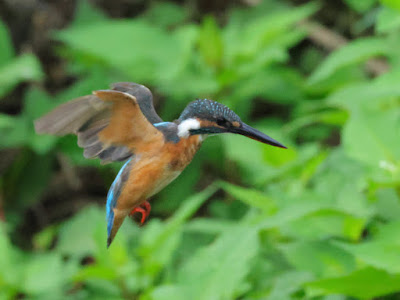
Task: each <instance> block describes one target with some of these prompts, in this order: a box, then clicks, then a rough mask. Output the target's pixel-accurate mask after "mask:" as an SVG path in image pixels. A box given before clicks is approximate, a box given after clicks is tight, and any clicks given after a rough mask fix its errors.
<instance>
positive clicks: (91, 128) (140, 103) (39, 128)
mask: <svg viewBox="0 0 400 300" xmlns="http://www.w3.org/2000/svg"><path fill="white" fill-rule="evenodd" d="M112 88H113V90H102V91H97V92H94V95H88V96H83V97H80V98H77V99H75V100H72V101H69V102H67V103H64V104H62V105H60V106H58V107H56V108H55V109H54V110H53V111H51V112H50V113H48V114H47V115H45V116H44V117H42V118H40V119H38V120H36V121H35V129H36V132H38V133H47V134H53V135H65V134H70V133H72V134H76V135H77V136H78V145H79V146H80V147H82V148H84V153H83V155H84V157H86V158H95V157H98V158H100V159H101V162H102V164H106V163H109V162H113V161H124V160H126V159H128V158H129V157H131V156H132V155H133V154H134V153H135V152H136V150H139V151H140V149H138V148H140V143H141V142H144V143H146V142H150V141H151V140H154V138H158V139H159V137H160V132H159V131H158V130H157V129H156V128H155V127H154V126H153V125H152V124H153V123H158V122H159V121H160V120H161V118H160V117H159V116H158V115H157V114H156V112H155V110H154V107H153V102H152V101H153V100H152V99H153V97H152V94H151V92H150V90H149V89H147V88H146V87H145V86H142V85H139V84H136V83H129V82H121V83H115V84H113V85H112ZM147 134H149V135H150V136H151V137H152V138H150V139H149V137H148V136H146V135H147Z"/></svg>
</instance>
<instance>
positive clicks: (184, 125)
mask: <svg viewBox="0 0 400 300" xmlns="http://www.w3.org/2000/svg"><path fill="white" fill-rule="evenodd" d="M178 122H179V124H178V135H179V137H189V136H190V135H195V134H202V135H203V134H205V135H206V134H217V133H236V134H241V135H244V136H247V137H249V138H252V139H254V140H256V141H259V142H262V143H265V144H269V145H272V146H276V147H281V148H286V147H285V146H284V145H282V144H281V143H279V142H278V141H276V140H274V139H273V138H271V137H269V136H268V135H266V134H264V133H262V132H261V131H258V130H257V129H255V128H252V127H251V126H249V125H247V124H246V123H244V122H243V121H242V120H241V119H240V118H239V116H238V115H237V114H235V113H234V112H233V111H232V110H230V109H229V108H228V107H226V106H225V105H223V104H221V103H218V102H215V101H212V100H208V99H201V100H196V101H193V102H191V103H190V104H188V106H186V108H185V109H184V111H183V112H182V114H181V116H180V117H179V120H178Z"/></svg>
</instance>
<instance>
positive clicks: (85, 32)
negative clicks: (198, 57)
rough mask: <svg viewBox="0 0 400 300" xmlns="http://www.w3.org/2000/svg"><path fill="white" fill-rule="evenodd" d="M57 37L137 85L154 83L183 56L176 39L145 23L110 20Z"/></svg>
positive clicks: (69, 29) (64, 32)
mask: <svg viewBox="0 0 400 300" xmlns="http://www.w3.org/2000/svg"><path fill="white" fill-rule="evenodd" d="M56 36H57V38H58V39H60V40H62V41H63V42H65V43H66V44H67V45H68V46H69V47H70V48H71V49H73V50H75V51H79V52H80V53H84V54H87V55H91V56H93V57H95V58H97V59H98V61H100V62H103V65H105V66H111V67H114V68H117V69H118V70H120V71H122V72H123V73H124V74H127V75H128V76H130V78H132V80H134V81H150V82H153V81H154V80H156V79H158V75H157V74H158V71H159V70H160V68H163V69H165V68H166V66H170V67H171V68H173V66H175V65H176V63H177V62H178V61H179V57H180V54H181V49H180V48H177V46H179V45H178V44H177V43H176V40H175V37H174V36H173V35H172V36H171V35H168V34H166V32H165V31H164V30H162V29H160V28H158V27H156V26H152V25H150V24H148V23H146V22H144V21H142V20H133V21H132V20H107V21H102V22H97V23H91V24H89V25H86V26H80V27H72V28H68V29H65V30H63V31H60V32H58V33H57V35H56ZM160 45H163V47H160Z"/></svg>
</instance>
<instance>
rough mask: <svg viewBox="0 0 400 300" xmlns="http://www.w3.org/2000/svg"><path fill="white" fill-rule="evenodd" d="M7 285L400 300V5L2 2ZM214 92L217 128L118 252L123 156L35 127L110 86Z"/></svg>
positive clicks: (166, 97) (115, 294) (75, 292)
mask: <svg viewBox="0 0 400 300" xmlns="http://www.w3.org/2000/svg"><path fill="white" fill-rule="evenodd" d="M0 15H1V17H2V21H1V22H0V45H1V47H0V97H1V98H2V99H1V101H0V110H1V114H0V149H1V150H0V152H1V153H0V176H1V177H0V216H1V219H2V220H3V222H1V223H0V229H1V230H0V253H1V255H0V299H160V300H161V299H162V300H164V299H178V300H179V299H206V300H208V299H269V300H277V299H278V300H280V299H323V300H344V299H399V298H400V202H399V201H400V199H399V198H400V68H399V65H400V51H399V49H400V5H399V2H398V1H396V0H381V1H378V0H363V1H356V0H343V1H339V0H337V1H321V2H319V3H316V2H310V1H295V0H293V1H286V2H285V1H278V0H269V1H255V0H246V1H244V0H243V1H200V0H197V1H196V0H180V1H174V2H158V1H143V0H137V1H129V0H118V1H46V0H34V1H11V0H3V1H1V2H0ZM116 81H133V82H140V83H142V84H145V85H147V86H149V87H150V88H151V89H152V90H153V91H154V94H155V104H156V106H157V110H158V111H159V112H160V113H161V115H162V116H163V117H164V118H165V119H167V120H170V119H174V118H176V117H177V116H178V115H179V113H180V112H181V110H182V109H183V108H184V107H185V105H186V104H187V103H188V102H189V101H191V100H193V99H195V98H202V97H207V98H212V99H215V100H218V101H220V102H223V103H225V104H226V105H228V106H230V107H231V108H232V109H234V110H235V111H236V112H238V114H239V115H240V116H241V117H242V119H243V120H245V121H246V122H248V123H249V124H251V125H253V126H255V127H257V128H258V129H260V130H262V131H265V132H267V133H268V134H270V135H271V136H273V137H274V138H276V139H278V140H279V141H282V142H283V143H284V144H285V145H287V146H289V149H288V150H286V151H284V150H282V149H275V148H272V147H268V146H266V145H262V144H260V143H256V142H254V141H251V140H244V138H243V137H240V136H239V137H237V136H231V135H226V136H219V137H212V138H209V139H208V140H207V141H206V143H205V144H204V146H203V147H202V149H201V150H200V151H199V153H198V154H197V155H196V157H195V159H194V161H193V162H192V164H191V165H190V166H189V167H188V168H187V169H186V170H185V172H184V174H183V175H182V176H181V177H179V179H177V180H176V181H175V182H174V183H173V184H171V185H170V186H169V187H167V188H166V189H165V190H163V191H162V192H161V193H160V194H159V195H157V196H155V197H154V199H152V205H153V211H152V215H151V217H150V220H149V221H148V222H147V224H146V225H145V226H143V227H138V226H137V225H136V224H135V223H134V222H132V221H130V220H128V221H126V222H125V224H124V226H123V227H122V229H121V231H120V233H119V234H118V236H117V238H116V240H115V242H114V243H113V245H112V246H111V247H110V249H109V250H107V248H106V225H105V212H104V202H105V195H106V193H107V189H108V187H109V186H110V184H111V182H112V180H113V178H114V176H115V174H116V172H117V170H118V168H119V167H120V165H106V166H100V165H99V163H98V161H96V160H84V159H83V157H82V151H81V149H79V148H78V147H77V146H76V138H75V137H71V136H68V137H63V138H55V137H51V136H38V135H36V134H35V133H34V131H33V124H32V121H33V120H34V119H36V118H38V117H39V116H41V115H43V114H44V113H45V112H47V111H49V110H50V109H51V108H53V107H55V106H56V105H58V104H60V103H62V102H65V101H67V100H70V99H72V98H75V97H78V96H81V95H84V94H88V93H90V92H91V91H92V90H95V89H102V88H106V87H107V86H108V85H109V84H110V83H111V82H116Z"/></svg>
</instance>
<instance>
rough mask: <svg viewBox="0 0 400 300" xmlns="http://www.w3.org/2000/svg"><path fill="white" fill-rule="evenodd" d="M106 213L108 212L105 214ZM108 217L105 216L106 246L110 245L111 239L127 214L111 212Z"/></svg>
mask: <svg viewBox="0 0 400 300" xmlns="http://www.w3.org/2000/svg"><path fill="white" fill-rule="evenodd" d="M107 215H108V214H107ZM109 216H110V217H109V218H107V219H108V220H107V234H108V236H107V248H108V247H110V245H111V243H112V241H113V240H114V238H115V236H116V234H117V232H118V229H119V228H120V227H121V225H122V223H123V222H124V220H125V217H126V216H127V215H122V214H117V215H115V214H114V212H112V214H111V215H109Z"/></svg>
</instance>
